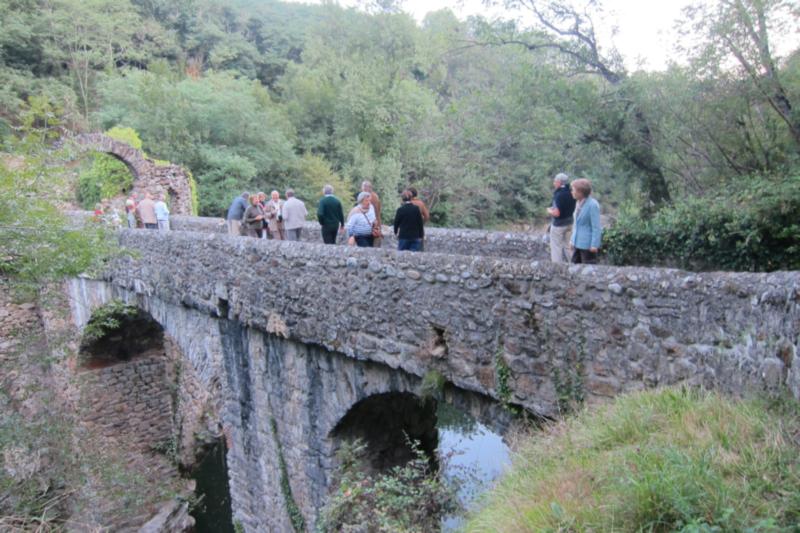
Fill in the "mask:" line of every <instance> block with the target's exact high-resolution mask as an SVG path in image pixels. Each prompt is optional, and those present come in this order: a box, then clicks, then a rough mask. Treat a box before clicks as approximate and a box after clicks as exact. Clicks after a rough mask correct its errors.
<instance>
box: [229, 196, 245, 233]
mask: <svg viewBox="0 0 800 533" xmlns="http://www.w3.org/2000/svg"><path fill="white" fill-rule="evenodd" d="M249 198H250V194H249V193H246V192H243V193H242V194H241V196H237V197H236V198H234V199H233V202H231V206H230V207H229V208H228V216H227V217H226V218H227V220H228V234H229V235H241V228H242V218H243V217H244V212H245V210H246V209H247V203H248V202H247V200H248V199H249Z"/></svg>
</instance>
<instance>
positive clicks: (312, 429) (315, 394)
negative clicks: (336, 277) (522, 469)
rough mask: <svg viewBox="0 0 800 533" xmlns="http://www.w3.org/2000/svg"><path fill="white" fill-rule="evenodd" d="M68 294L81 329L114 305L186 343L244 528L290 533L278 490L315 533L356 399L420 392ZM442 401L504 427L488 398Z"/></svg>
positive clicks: (280, 348)
mask: <svg viewBox="0 0 800 533" xmlns="http://www.w3.org/2000/svg"><path fill="white" fill-rule="evenodd" d="M69 294H70V303H71V307H72V314H73V316H74V317H75V319H76V322H77V323H78V324H82V323H85V320H83V318H84V317H87V316H89V315H91V310H92V309H94V308H96V307H98V306H100V305H102V304H103V303H105V302H107V301H110V300H111V299H120V300H123V301H125V302H127V303H129V304H132V305H137V306H138V307H139V308H140V309H143V310H145V311H146V312H148V313H149V314H150V315H151V316H153V317H154V319H155V320H156V321H158V322H159V323H161V324H162V325H163V326H164V329H165V331H166V332H167V333H168V335H169V336H170V337H173V338H174V340H175V343H176V345H178V346H181V347H183V348H182V350H183V351H182V354H183V357H184V365H183V370H181V371H180V373H181V375H183V374H184V373H186V372H189V371H191V372H194V373H195V374H196V375H198V376H202V379H203V380H204V381H205V385H204V387H205V389H206V391H207V393H208V394H209V396H213V397H217V398H218V399H219V403H218V404H216V405H219V411H218V412H217V413H212V414H210V415H209V418H213V419H214V420H217V421H218V422H219V423H220V424H221V425H222V427H223V431H224V433H225V435H226V440H227V444H228V453H227V460H228V469H229V479H230V490H231V499H232V504H233V511H234V520H235V521H236V522H238V523H239V524H241V525H242V526H243V527H244V529H245V530H246V531H259V532H260V531H291V529H292V527H291V525H290V520H289V515H288V512H287V501H289V500H288V498H289V496H288V495H286V494H285V493H284V491H283V487H284V486H289V487H290V488H291V491H292V495H291V501H294V502H295V503H296V504H297V506H298V507H299V509H300V511H301V512H302V515H303V517H304V519H305V522H306V525H307V528H308V530H310V531H313V530H314V523H315V521H316V518H317V513H318V511H319V509H320V507H321V506H322V504H323V502H324V500H325V498H326V496H327V494H328V491H329V489H330V482H331V474H332V470H333V468H334V466H335V451H336V447H337V445H338V443H337V442H336V441H335V440H334V439H333V437H332V432H333V429H334V428H335V427H336V425H337V424H338V423H339V421H340V420H341V419H342V418H343V417H344V416H345V415H346V414H347V412H348V411H349V410H350V409H351V408H352V406H353V405H355V404H357V403H358V402H359V401H360V400H362V399H364V398H368V397H370V396H372V395H375V394H384V393H388V392H410V393H416V392H417V389H418V386H419V382H420V380H419V378H418V377H417V376H414V375H411V374H408V373H406V372H403V371H398V370H394V369H392V368H391V367H388V366H386V365H383V364H380V363H373V362H370V361H360V360H357V359H354V358H352V357H348V356H346V355H344V354H340V353H336V352H332V351H329V350H326V349H325V348H323V347H320V346H314V345H306V344H302V343H298V342H295V341H292V340H288V339H285V338H282V336H281V335H280V334H270V333H265V332H263V331H259V330H257V329H253V328H250V327H247V326H245V325H243V324H242V323H240V322H238V321H236V320H229V319H227V318H219V317H216V318H215V317H211V316H209V315H208V314H207V313H206V312H204V310H200V309H192V308H188V307H186V306H184V305H182V304H181V303H179V302H173V303H167V302H165V301H162V300H160V299H159V298H158V297H157V296H156V295H146V294H144V293H141V292H139V293H137V292H136V291H133V290H128V289H124V288H122V287H120V286H118V285H109V284H107V283H106V282H98V281H91V280H86V279H78V280H72V281H71V282H70V283H69ZM220 384H221V386H219V385H220ZM181 388H183V385H182V386H181ZM190 388H192V387H190ZM179 395H180V396H183V392H182V391H179ZM447 396H448V399H447V401H448V402H450V403H453V404H455V405H458V406H459V407H461V408H462V409H464V410H466V411H467V412H469V413H471V414H473V415H474V416H475V417H476V418H478V419H479V420H481V421H483V422H484V423H486V424H487V425H490V426H492V427H495V428H500V427H501V426H503V425H504V424H507V423H508V419H509V416H508V413H507V412H506V411H504V410H503V409H502V407H501V406H499V405H498V404H496V403H494V402H491V401H490V399H488V398H485V397H482V396H480V395H475V394H470V393H465V392H461V391H456V390H450V391H448V393H447ZM498 424H499V425H500V426H498ZM278 444H280V446H278ZM281 459H283V462H284V464H285V465H286V471H285V474H284V472H283V471H282V469H281ZM284 476H285V478H286V481H287V482H288V485H285V484H284V482H283V479H284Z"/></svg>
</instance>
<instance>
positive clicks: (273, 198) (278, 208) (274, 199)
mask: <svg viewBox="0 0 800 533" xmlns="http://www.w3.org/2000/svg"><path fill="white" fill-rule="evenodd" d="M264 216H266V217H267V232H268V233H267V237H268V238H270V239H275V240H278V241H282V240H283V238H284V237H283V200H281V195H280V193H279V192H278V191H272V192H271V193H270V201H269V202H267V205H266V207H265V208H264Z"/></svg>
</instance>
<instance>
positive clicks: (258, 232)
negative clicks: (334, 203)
mask: <svg viewBox="0 0 800 533" xmlns="http://www.w3.org/2000/svg"><path fill="white" fill-rule="evenodd" d="M306 216H308V211H307V210H306V205H305V204H304V203H303V201H302V200H300V199H299V198H297V197H296V196H295V195H294V191H293V190H292V189H287V190H286V200H282V199H281V195H280V193H279V192H278V191H272V193H271V194H270V198H269V200H267V195H266V194H265V193H263V192H258V193H255V194H249V193H246V192H245V193H242V195H241V196H237V197H236V199H234V201H233V203H232V204H231V206H230V207H229V208H228V216H227V222H228V233H230V234H231V235H244V236H248V237H256V238H258V239H275V240H279V241H282V240H287V241H299V240H300V239H301V237H302V233H303V225H304V224H305V221H306Z"/></svg>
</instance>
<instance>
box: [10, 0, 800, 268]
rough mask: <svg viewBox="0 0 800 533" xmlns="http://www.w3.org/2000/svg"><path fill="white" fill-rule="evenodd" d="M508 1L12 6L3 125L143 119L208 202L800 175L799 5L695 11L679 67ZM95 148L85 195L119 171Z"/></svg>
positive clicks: (466, 199)
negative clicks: (476, 12) (633, 58)
mask: <svg viewBox="0 0 800 533" xmlns="http://www.w3.org/2000/svg"><path fill="white" fill-rule="evenodd" d="M505 8H506V10H507V11H506V13H507V15H508V18H509V19H511V18H514V17H516V16H517V15H525V16H524V17H523V18H522V20H527V21H528V24H529V25H528V26H522V25H521V24H520V23H515V22H509V21H503V20H499V21H488V20H486V19H484V18H481V17H474V18H471V19H469V20H466V21H462V20H459V19H457V18H456V17H455V16H454V15H453V13H452V12H450V11H447V10H443V11H438V12H433V13H429V14H428V16H427V17H426V18H425V20H424V21H423V22H422V23H421V24H418V23H416V22H415V21H414V20H413V19H412V18H411V16H410V15H408V14H407V13H404V12H403V11H402V10H401V9H399V7H398V5H397V4H394V3H392V2H384V3H378V4H370V5H369V6H366V7H365V8H364V10H357V9H344V8H341V7H339V6H336V5H331V4H325V5H318V6H309V5H299V4H289V3H281V2H278V1H275V0H265V1H256V0H236V1H234V2H229V3H221V2H219V1H217V0H147V1H145V0H122V1H119V0H91V1H84V0H56V1H52V0H49V1H44V0H0V82H2V83H0V86H1V87H2V89H0V135H6V136H8V135H9V134H10V133H11V132H12V128H13V127H16V126H18V125H19V124H20V122H21V119H20V117H21V114H22V113H23V112H24V110H25V108H26V101H27V98H28V97H29V96H31V95H36V96H38V97H40V98H42V99H44V101H46V102H49V103H50V104H51V105H54V106H56V107H58V108H59V110H60V111H59V114H60V116H61V117H62V119H63V121H64V124H65V126H67V127H68V128H70V129H72V130H79V131H88V130H92V131H96V130H99V129H108V128H113V127H125V128H133V129H135V130H136V131H137V132H138V133H139V134H140V135H141V138H142V141H143V148H144V149H145V150H146V151H148V152H149V153H150V154H152V155H153V157H157V158H161V159H165V160H169V161H171V162H174V163H177V164H182V165H184V166H186V167H188V168H189V169H190V170H191V171H192V173H193V175H194V176H195V178H196V185H197V197H198V205H199V211H200V213H201V214H204V215H220V214H223V213H224V211H225V209H226V208H227V206H228V204H229V203H230V201H231V200H232V199H233V198H234V197H235V196H236V195H238V194H239V193H240V192H241V191H242V190H251V191H257V190H264V191H266V192H269V191H270V190H271V189H278V190H281V191H282V190H283V189H284V188H286V187H289V186H291V187H293V188H294V189H295V190H297V191H298V193H299V195H300V197H301V198H303V199H305V200H306V201H309V202H311V201H314V200H315V199H316V198H317V197H318V196H319V194H320V191H319V189H320V186H321V185H322V184H324V182H326V181H330V182H332V183H333V184H334V186H335V188H336V192H337V195H338V196H339V197H340V198H342V200H343V201H345V203H346V204H347V203H350V201H351V199H352V194H353V193H354V192H355V191H356V190H357V189H358V186H359V182H360V181H361V180H364V179H368V180H370V181H372V182H373V184H374V185H375V188H376V190H377V191H378V192H379V193H380V195H381V197H382V199H383V200H384V202H385V204H386V208H387V209H388V210H391V209H393V207H395V206H396V205H397V202H398V198H397V196H398V191H399V190H400V189H402V188H403V187H404V186H406V185H408V184H413V185H415V186H416V187H417V188H418V189H419V190H420V195H421V197H422V198H423V199H424V200H425V201H426V202H427V203H428V204H429V206H430V207H431V216H432V219H433V222H434V223H436V224H441V225H458V226H470V227H492V226H502V225H508V224H516V223H519V222H527V223H530V222H531V221H532V222H534V223H540V222H544V220H545V213H544V208H545V207H546V206H547V204H548V203H549V201H550V192H551V191H550V178H551V176H552V175H554V174H555V173H556V172H559V171H566V172H568V173H569V174H570V175H572V176H574V177H586V178H590V179H591V180H592V181H593V183H594V185H595V195H596V196H597V197H598V199H599V200H600V202H601V204H602V205H603V207H604V209H605V210H606V211H607V212H608V213H612V214H613V213H614V212H616V210H617V209H618V208H619V206H621V205H633V206H634V208H635V210H637V211H638V212H640V213H641V214H642V217H643V218H644V219H647V218H649V217H650V215H651V214H653V213H654V212H655V211H657V210H658V209H659V208H660V207H662V206H663V205H668V204H670V203H671V202H673V201H675V202H677V203H678V204H680V201H681V200H682V199H683V198H686V197H691V198H695V197H701V198H702V197H705V196H707V195H709V194H712V193H714V192H715V191H717V190H718V189H719V188H720V187H721V186H724V184H726V183H727V182H728V181H729V180H732V179H742V178H746V177H747V176H755V175H758V176H767V177H781V176H786V175H797V169H798V166H799V165H800V118H798V109H800V53H798V50H797V49H795V50H790V51H789V52H790V53H789V54H788V55H785V56H783V57H779V56H778V55H777V53H776V52H775V50H774V49H773V48H772V47H771V43H775V42H786V41H787V39H790V37H789V36H791V35H793V32H795V31H796V30H797V27H798V9H797V6H796V5H795V4H792V3H791V2H786V1H785V0H766V1H760V0H759V1H755V0H731V1H724V2H723V1H718V2H710V3H704V5H699V6H691V7H690V8H689V9H687V10H686V11H685V15H684V21H683V25H682V27H683V28H684V34H685V35H684V37H683V38H682V40H681V42H680V43H678V44H679V45H680V46H681V47H683V49H684V52H685V53H684V54H683V55H684V58H685V59H686V63H685V64H684V65H682V66H677V65H673V66H671V67H670V68H669V69H668V70H666V71H663V72H651V73H647V72H641V71H639V72H629V71H628V70H627V69H626V68H625V66H624V63H623V61H622V57H621V56H620V54H619V53H618V51H617V50H615V49H614V47H613V46H612V45H610V43H603V42H599V41H598V36H597V35H596V34H595V31H594V28H595V26H596V25H598V24H599V19H600V18H601V17H602V10H601V9H599V6H598V4H597V3H595V2H593V3H592V6H590V8H589V9H588V10H587V9H583V8H578V7H574V6H573V4H572V3H571V2H570V0H536V1H535V2H519V1H518V0H506V1H505ZM95 163H96V164H95V165H93V167H94V168H92V169H91V170H89V171H88V172H87V173H86V174H85V175H84V176H83V179H82V181H81V188H80V195H81V199H82V201H83V203H84V205H90V204H91V203H92V201H93V200H96V199H97V198H98V197H102V196H103V195H104V194H105V193H107V192H110V191H111V190H112V189H114V190H116V189H118V188H124V187H125V184H124V183H120V180H119V178H115V177H113V176H121V173H119V174H118V173H117V170H119V171H121V170H122V169H121V168H119V169H116V170H115V169H110V168H106V167H108V165H109V161H103V160H102V159H99V160H97V161H96V162H95ZM101 173H102V174H104V175H105V174H108V175H109V176H111V177H109V178H107V179H108V183H105V182H103V180H102V179H100V178H99V175H100V174H101ZM662 218H663V219H664V221H666V219H667V218H668V217H667V216H666V215H665V216H664V217H662ZM751 229H752V228H751ZM735 245H736V246H742V244H741V243H740V242H739V241H736V242H735ZM626 253H629V254H635V250H633V251H631V250H629V251H628V252H626ZM631 257H632V255H631ZM720 266H725V267H727V263H726V264H723V265H720ZM748 268H752V267H748ZM758 268H765V269H766V268H772V266H771V265H761V266H759V267H758Z"/></svg>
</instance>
